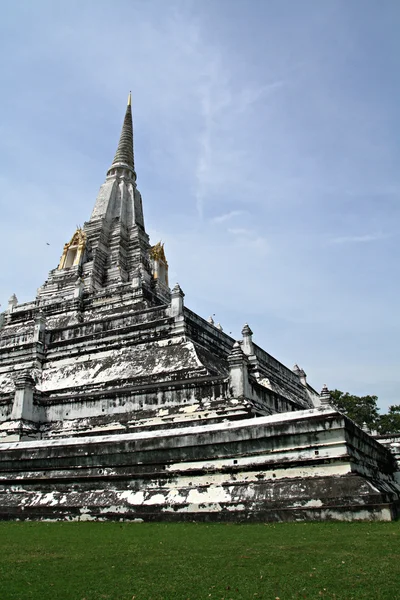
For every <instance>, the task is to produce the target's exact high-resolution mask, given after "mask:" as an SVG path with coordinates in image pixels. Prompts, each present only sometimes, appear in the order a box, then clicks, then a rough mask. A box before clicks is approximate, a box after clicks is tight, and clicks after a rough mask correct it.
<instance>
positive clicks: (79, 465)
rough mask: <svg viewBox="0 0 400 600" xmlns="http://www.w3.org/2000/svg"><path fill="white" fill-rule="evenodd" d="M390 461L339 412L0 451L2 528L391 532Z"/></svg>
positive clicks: (394, 487)
mask: <svg viewBox="0 0 400 600" xmlns="http://www.w3.org/2000/svg"><path fill="white" fill-rule="evenodd" d="M394 470H395V465H394V458H393V456H392V454H391V453H390V452H389V451H388V450H386V449H385V448H384V447H383V446H381V445H380V444H379V443H377V442H376V441H375V440H374V439H373V438H371V437H370V436H369V435H367V434H365V433H364V432H363V431H361V430H360V429H359V428H357V427H356V426H355V425H354V423H353V422H352V421H350V420H349V419H347V418H346V417H344V416H343V415H341V414H340V413H337V412H335V411H333V410H331V409H326V408H325V409H324V408H320V409H310V410H303V411H297V412H295V413H294V412H293V413H288V414H275V415H272V416H269V417H256V418H253V419H245V420H241V421H234V422H225V423H217V424H208V425H200V426H190V427H180V428H178V429H176V428H175V429H167V430H165V429H164V430H160V431H142V432H138V433H132V434H122V435H118V434H114V435H109V436H89V437H84V438H69V439H62V440H42V441H30V442H14V443H8V444H7V443H2V444H0V518H1V519H21V520H24V519H43V520H49V519H51V520H58V519H67V520H107V519H114V520H115V519H121V520H137V519H140V520H144V521H150V520H158V521H162V520H166V521H171V520H190V521H192V520H193V521H199V520H201V521H282V520H285V521H299V520H392V519H393V518H396V517H397V514H398V510H399V502H398V498H399V491H400V488H399V485H398V484H397V483H396V482H395V479H394V477H393V472H394Z"/></svg>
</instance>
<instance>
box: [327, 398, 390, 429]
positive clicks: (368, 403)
mask: <svg viewBox="0 0 400 600" xmlns="http://www.w3.org/2000/svg"><path fill="white" fill-rule="evenodd" d="M329 393H330V394H331V397H332V404H333V405H334V406H335V407H336V408H337V409H338V410H340V412H342V413H344V414H345V415H347V416H348V417H350V419H352V420H353V421H355V422H356V423H357V425H359V426H360V427H362V426H363V424H364V423H366V424H367V425H368V427H369V429H375V428H376V427H377V424H378V422H379V418H380V417H379V409H378V406H377V402H378V397H377V396H353V395H352V394H349V393H348V392H346V393H344V392H341V391H340V390H333V391H330V392H329Z"/></svg>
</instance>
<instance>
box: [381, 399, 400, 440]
mask: <svg viewBox="0 0 400 600" xmlns="http://www.w3.org/2000/svg"><path fill="white" fill-rule="evenodd" d="M378 431H379V433H381V434H383V435H384V434H386V433H400V404H396V405H394V406H389V412H388V413H387V414H386V415H381V416H380V417H379V421H378Z"/></svg>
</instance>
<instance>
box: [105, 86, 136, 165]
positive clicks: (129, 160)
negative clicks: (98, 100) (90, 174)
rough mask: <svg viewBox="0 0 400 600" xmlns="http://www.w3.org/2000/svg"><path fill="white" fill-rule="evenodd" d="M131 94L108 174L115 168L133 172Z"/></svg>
mask: <svg viewBox="0 0 400 600" xmlns="http://www.w3.org/2000/svg"><path fill="white" fill-rule="evenodd" d="M131 104H132V94H131V92H129V96H128V104H127V107H126V112H125V118H124V122H123V125H122V130H121V135H120V138H119V143H118V148H117V151H116V153H115V156H114V160H113V162H112V165H111V167H110V169H109V172H110V171H111V170H112V169H113V168H115V167H119V166H121V167H129V168H131V169H132V170H133V171H135V161H134V156H133V124H132V107H131Z"/></svg>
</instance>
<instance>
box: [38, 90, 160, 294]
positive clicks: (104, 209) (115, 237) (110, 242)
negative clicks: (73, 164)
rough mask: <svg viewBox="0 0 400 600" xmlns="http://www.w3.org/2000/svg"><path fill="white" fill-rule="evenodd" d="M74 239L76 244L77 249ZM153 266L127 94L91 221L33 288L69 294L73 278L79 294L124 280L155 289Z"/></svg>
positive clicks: (125, 282) (102, 288)
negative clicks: (139, 185) (41, 283)
mask: <svg viewBox="0 0 400 600" xmlns="http://www.w3.org/2000/svg"><path fill="white" fill-rule="evenodd" d="M78 238H79V240H78ZM75 240H78V241H79V242H80V246H79V252H78V251H77V248H75V246H77V244H75V245H74V243H75ZM73 242H74V243H73ZM77 247H78V246H77ZM153 270H154V269H153V265H152V259H151V256H150V243H149V237H148V235H147V233H146V231H145V227H144V219H143V206H142V197H141V194H140V192H139V190H138V189H137V187H136V171H135V163H134V151H133V123H132V106H131V94H129V97H128V103H127V107H126V111H125V117H124V121H123V124H122V130H121V134H120V138H119V142H118V146H117V151H116V153H115V156H114V160H113V161H112V164H111V166H110V168H109V169H108V171H107V175H106V180H105V182H104V183H103V185H102V186H101V187H100V190H99V193H98V196H97V199H96V202H95V205H94V208H93V211H92V214H91V217H90V220H89V221H87V222H86V223H85V224H84V226H83V228H82V229H80V228H78V230H77V231H76V232H75V234H74V236H73V237H72V240H71V242H69V243H68V244H65V246H64V252H63V255H62V257H61V260H60V264H59V266H58V269H57V272H55V271H52V272H51V273H50V276H49V280H48V281H47V282H46V283H45V285H44V286H42V288H40V289H39V291H38V298H39V299H40V298H41V297H46V298H49V297H54V296H55V295H56V294H57V293H58V295H59V297H63V298H66V297H68V296H70V295H71V294H72V293H73V292H74V290H75V289H76V287H77V282H78V280H79V286H80V287H81V288H82V292H83V293H84V292H89V293H91V292H98V291H101V290H106V289H108V290H111V289H114V288H116V286H117V287H118V286H121V285H128V284H130V285H131V286H132V287H133V288H138V287H140V288H141V287H142V286H144V287H147V288H149V290H150V288H152V289H153V291H154V287H155V286H154V277H153ZM164 287H165V286H164ZM155 292H156V293H157V290H155ZM162 292H163V295H164V296H165V295H167V296H168V295H169V288H168V290H167V292H168V293H167V294H166V291H165V290H164V289H163V290H162Z"/></svg>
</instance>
